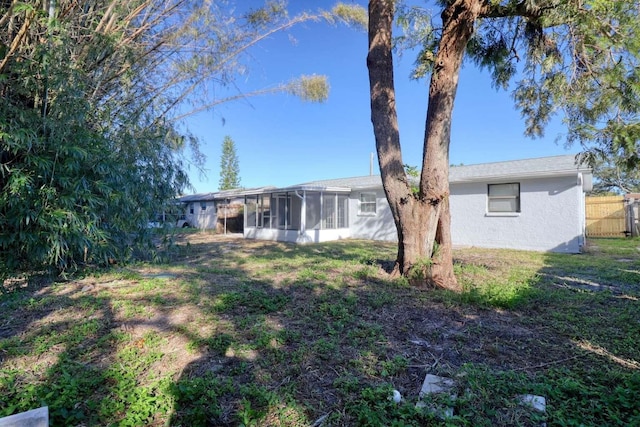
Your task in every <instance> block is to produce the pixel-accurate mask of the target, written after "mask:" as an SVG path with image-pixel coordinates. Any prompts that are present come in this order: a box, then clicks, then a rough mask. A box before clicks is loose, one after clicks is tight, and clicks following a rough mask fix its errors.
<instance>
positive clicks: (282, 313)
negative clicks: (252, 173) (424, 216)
mask: <svg viewBox="0 0 640 427" xmlns="http://www.w3.org/2000/svg"><path fill="white" fill-rule="evenodd" d="M174 249H175V251H174V252H173V253H172V254H171V257H172V258H171V261H170V262H168V263H166V264H164V265H157V266H150V265H146V266H139V267H136V268H135V271H132V270H127V271H125V272H123V273H122V274H121V275H120V276H117V277H116V278H115V279H114V278H113V277H111V278H105V279H101V278H97V279H90V280H89V281H88V282H87V281H78V282H72V283H68V284H63V285H60V286H44V287H42V288H40V289H36V288H33V289H30V290H29V291H28V292H26V293H25V294H24V295H23V296H22V297H21V298H19V299H17V298H16V300H15V301H14V302H13V303H11V304H14V305H11V304H9V305H3V313H2V314H0V319H2V322H3V323H2V324H3V325H4V324H5V323H6V322H7V321H8V319H10V318H12V317H13V316H16V317H18V318H20V316H21V311H22V312H24V311H25V307H26V308H28V305H29V304H33V307H34V308H33V310H34V313H32V314H28V315H27V316H26V317H25V319H29V318H32V319H33V320H32V321H31V324H30V325H28V326H21V327H18V328H15V329H12V330H11V331H10V332H9V333H8V335H7V333H6V332H4V333H5V335H4V340H2V341H0V355H2V357H3V360H2V365H0V369H3V368H5V367H6V366H7V365H9V364H10V365H11V366H12V368H11V370H10V372H8V371H6V370H3V371H1V372H3V373H4V375H5V376H4V377H3V378H0V391H2V393H0V400H3V399H4V400H3V401H2V402H1V404H0V407H3V408H5V409H4V411H5V413H6V414H8V413H7V409H6V408H10V409H9V410H8V412H11V411H14V412H15V411H18V410H23V408H24V409H29V408H30V407H31V405H32V404H33V405H35V404H36V403H41V402H44V403H47V404H49V406H50V408H53V413H54V421H55V423H54V425H55V424H63V425H68V424H76V425H77V424H81V423H84V424H85V425H104V424H108V423H120V424H123V425H124V424H127V423H129V424H133V425H141V424H150V425H160V424H165V423H167V422H168V423H169V424H170V425H182V426H187V425H189V426H198V425H203V426H206V425H241V424H244V425H251V424H259V425H288V426H292V425H313V424H314V423H315V422H316V421H318V420H322V422H323V424H322V425H325V426H329V425H366V424H367V422H369V424H371V423H372V422H374V421H371V420H378V421H379V424H380V425H390V424H392V423H393V422H400V421H402V422H403V423H404V424H405V425H425V423H428V424H430V425H438V424H444V422H443V421H441V420H437V419H432V418H429V415H425V414H421V413H418V412H416V410H415V407H414V406H413V403H415V401H416V400H417V398H418V393H419V390H420V387H421V384H422V381H423V379H424V376H425V375H426V374H427V373H432V374H437V375H444V376H448V377H451V378H455V379H456V383H457V385H456V390H457V392H458V395H459V397H460V398H459V400H458V402H457V403H455V410H456V414H458V416H460V419H459V420H450V422H449V423H450V424H454V425H455V424H460V425H464V424H465V423H467V424H468V422H469V420H476V421H477V422H479V423H485V425H536V424H535V422H531V420H532V419H534V418H531V417H527V416H520V415H517V414H519V412H517V411H516V408H515V407H514V404H513V401H514V396H516V395H518V394H521V393H529V392H537V393H540V394H545V395H546V396H547V397H548V402H549V406H548V408H549V409H548V411H549V417H550V419H554V418H553V417H555V419H558V420H563V421H566V420H572V421H576V422H578V421H582V422H583V424H600V425H603V424H611V422H610V421H611V419H609V418H607V417H617V418H616V419H619V420H622V421H621V422H631V421H632V418H631V415H630V414H632V413H633V412H632V411H633V410H634V408H637V403H633V401H632V400H628V401H626V402H625V401H623V398H624V396H625V395H624V393H623V392H622V391H616V390H617V389H616V381H617V384H622V385H624V386H625V387H626V390H631V391H632V392H633V391H634V390H635V391H638V392H640V390H638V387H636V388H635V389H634V387H635V386H634V385H633V384H635V383H634V382H633V381H635V380H634V378H636V379H638V378H637V377H638V376H637V372H638V370H637V368H634V367H633V363H632V362H633V361H637V360H639V357H638V354H637V351H638V350H637V348H638V346H637V345H635V344H637V343H636V339H635V338H634V337H637V336H638V334H637V332H638V331H637V330H636V329H637V326H638V324H637V318H638V317H637V315H638V312H637V300H635V301H634V300H632V299H625V298H622V297H623V296H624V295H626V296H627V297H629V298H635V297H637V293H635V294H632V293H628V292H627V293H625V294H620V295H618V294H614V293H612V292H599V293H593V292H585V291H584V290H582V289H567V288H566V287H562V286H558V282H557V281H556V279H551V276H553V277H565V276H567V275H571V274H577V272H584V271H587V270H588V269H589V268H591V269H593V270H594V271H597V270H598V269H599V264H597V262H600V261H597V262H596V260H594V259H591V258H579V257H580V256H578V257H577V258H572V256H560V257H558V256H556V255H555V254H550V255H541V254H540V255H539V257H538V255H537V254H531V253H517V252H516V253H515V255H513V254H512V255H510V256H508V255H507V253H506V252H500V251H484V250H469V251H458V252H456V269H457V273H458V274H459V277H460V278H462V279H463V280H466V282H465V283H466V285H467V288H466V292H465V293H463V294H462V295H456V294H451V293H449V292H445V291H425V290H421V289H415V288H412V287H409V286H407V285H406V283H404V282H403V281H402V280H391V279H389V278H388V276H387V275H386V273H385V272H384V271H383V270H382V269H381V268H380V267H379V265H377V264H376V262H375V261H374V262H372V260H378V259H385V258H389V259H393V256H394V255H395V248H394V247H393V245H384V244H380V245H378V244H376V245H373V244H371V243H370V242H336V243H333V244H322V245H309V246H304V247H300V246H295V245H286V244H281V243H271V242H251V241H250V242H246V241H242V240H240V241H234V240H228V239H223V240H219V239H213V241H210V242H209V241H201V242H199V243H198V242H196V243H192V244H191V245H189V246H186V245H184V244H183V245H182V246H181V247H178V248H174ZM510 252H513V251H510ZM606 262H610V260H606ZM594 263H595V264H594ZM623 264H624V265H626V267H624V268H625V269H628V268H636V267H635V265H636V264H633V266H630V265H629V263H628V262H627V263H626V264H625V263H623ZM620 268H621V269H622V267H620ZM160 277H162V278H160ZM624 277H626V276H624ZM490 279H491V280H495V281H496V282H495V283H494V284H493V285H492V286H488V287H486V288H485V290H481V289H480V288H476V289H475V290H474V288H473V287H471V285H470V284H472V283H474V282H478V283H479V282H483V283H485V282H487V281H489V280H490ZM612 280H613V279H612ZM510 285H513V286H512V288H510V289H511V291H510V292H509V293H507V294H504V293H499V291H500V289H503V288H504V287H506V286H510ZM486 289H489V290H490V291H488V292H487V291H486ZM31 299H33V300H34V301H33V303H30V301H31ZM2 304H5V302H3V303H2ZM7 307H8V308H9V309H6V310H4V309H5V308H7ZM611 307H613V308H614V309H615V310H614V311H615V313H613V314H612V313H611V312H610V308H611ZM634 315H635V316H636V317H633V316H634ZM610 317H614V318H615V321H613V322H612V323H611V325H610V326H611V327H607V328H602V322H603V321H604V320H610V319H609V318H610ZM625 319H626V320H625ZM634 322H635V323H634ZM14 324H16V323H11V325H14ZM82 325H89V327H85V329H75V328H76V327H77V328H80V327H81V326H82ZM634 328H636V329H634ZM616 329H619V332H616ZM634 331H636V334H635V335H632V332H634ZM580 343H582V344H585V343H587V344H590V345H591V347H589V346H588V345H582V346H581V344H580ZM38 346H42V352H39V351H36V349H38V348H39V347H38ZM612 356H613V357H612ZM20 358H21V359H20ZM616 358H617V359H616ZM44 359H46V360H47V361H48V362H45V361H44ZM17 360H20V363H21V365H20V366H17V365H16V363H17V362H16V361H17ZM621 361H626V363H627V365H626V366H625V364H624V363H620V362H621ZM38 363H47V365H46V367H45V368H44V369H41V368H38V367H37V364H38ZM30 366H32V368H30ZM7 372H8V374H7ZM43 372H44V373H43ZM585 372H586V373H588V378H581V377H580V376H581V375H583V374H584V373H585ZM634 375H635V377H634ZM12 376H13V377H12ZM12 378H13V379H12ZM74 381H75V383H74ZM29 383H32V384H33V386H32V387H31V386H29ZM637 383H638V384H640V379H638V381H637ZM576 384H577V385H576ZM551 386H553V387H551ZM639 387H640V386H639ZM390 388H394V389H397V390H399V391H400V393H401V394H402V395H403V396H404V397H405V402H406V405H405V406H393V405H392V406H389V405H388V401H386V400H385V399H382V401H380V400H375V399H373V398H372V396H374V397H376V396H377V397H380V396H384V393H386V392H387V391H389V389H390ZM52 392H53V394H54V395H50V394H49V393H52ZM607 394H608V395H609V396H610V399H609V401H605V400H604V399H602V396H604V395H607ZM598 400H600V401H598ZM589 402H591V403H589ZM76 405H77V406H76ZM625 405H626V406H625ZM37 406H39V405H37ZM605 406H606V411H604V410H603V408H604V407H605ZM399 408H401V409H399ZM412 408H413V409H412ZM74 411H75V412H74ZM598 411H599V412H598ZM516 415H517V416H516ZM425 420H427V421H425ZM607 420H608V421H607ZM613 424H615V423H613ZM619 425H623V424H620V423H619Z"/></svg>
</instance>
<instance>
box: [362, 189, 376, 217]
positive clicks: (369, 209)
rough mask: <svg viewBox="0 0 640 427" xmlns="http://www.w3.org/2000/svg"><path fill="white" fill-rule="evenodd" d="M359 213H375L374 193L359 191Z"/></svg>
mask: <svg viewBox="0 0 640 427" xmlns="http://www.w3.org/2000/svg"><path fill="white" fill-rule="evenodd" d="M358 214H360V215H375V214H376V193H360V203H359V207H358Z"/></svg>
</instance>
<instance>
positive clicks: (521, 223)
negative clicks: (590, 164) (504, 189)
mask: <svg viewBox="0 0 640 427" xmlns="http://www.w3.org/2000/svg"><path fill="white" fill-rule="evenodd" d="M506 182H519V183H520V211H521V212H519V213H513V214H511V213H508V214H496V213H488V212H487V183H464V184H462V183H461V184H452V185H451V238H452V241H453V244H454V245H461V246H478V247H486V248H508V249H525V250H536V251H554V252H569V253H576V252H579V251H580V248H581V246H582V245H583V244H584V240H583V236H584V233H583V232H584V193H583V191H582V185H581V183H579V182H578V176H575V175H574V176H567V177H556V178H540V179H527V180H517V179H514V180H509V181H502V182H496V183H506ZM492 183H493V182H492Z"/></svg>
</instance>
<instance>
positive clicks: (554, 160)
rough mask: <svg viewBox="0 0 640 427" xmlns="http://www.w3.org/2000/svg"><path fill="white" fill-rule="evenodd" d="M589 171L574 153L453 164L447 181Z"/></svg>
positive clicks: (574, 173) (572, 173) (530, 176)
mask: <svg viewBox="0 0 640 427" xmlns="http://www.w3.org/2000/svg"><path fill="white" fill-rule="evenodd" d="M578 172H587V173H589V172H591V168H589V167H587V166H585V165H578V164H577V163H576V155H574V154H569V155H563V156H553V157H540V158H536V159H524V160H511V161H507V162H494V163H482V164H477V165H468V166H453V167H451V168H450V170H449V182H451V183H456V182H469V181H478V180H501V179H509V178H537V177H545V176H567V175H576V174H577V173H578Z"/></svg>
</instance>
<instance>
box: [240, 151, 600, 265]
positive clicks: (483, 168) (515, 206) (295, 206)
mask: <svg viewBox="0 0 640 427" xmlns="http://www.w3.org/2000/svg"><path fill="white" fill-rule="evenodd" d="M449 178H450V191H451V196H450V197H451V199H450V201H451V219H452V226H451V233H452V240H453V243H454V245H459V246H479V247H488V248H512V249H528V250H540V251H556V252H570V253H574V252H579V251H580V249H581V247H582V246H583V244H584V230H585V208H584V206H585V205H584V193H585V192H586V191H590V190H591V181H592V174H591V169H590V168H588V167H584V166H577V165H576V163H575V156H574V155H565V156H555V157H545V158H538V159H527V160H516V161H509V162H498V163H486V164H479V165H471V166H455V167H452V168H451V170H450V174H449ZM234 194H235V195H236V196H244V199H245V200H244V201H245V213H244V215H245V225H244V236H245V238H253V239H263V240H280V241H287V242H298V243H307V242H324V241H330V240H338V239H346V238H357V239H372V240H387V241H396V240H397V234H396V229H395V226H394V222H393V218H392V216H391V210H390V208H389V205H388V203H387V200H386V198H385V195H384V191H383V189H382V182H381V179H380V177H379V176H364V177H357V178H345V179H332V180H323V181H315V182H308V183H304V184H299V185H294V186H290V187H284V188H274V187H264V188H260V189H254V190H242V191H241V192H235V193H234Z"/></svg>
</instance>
